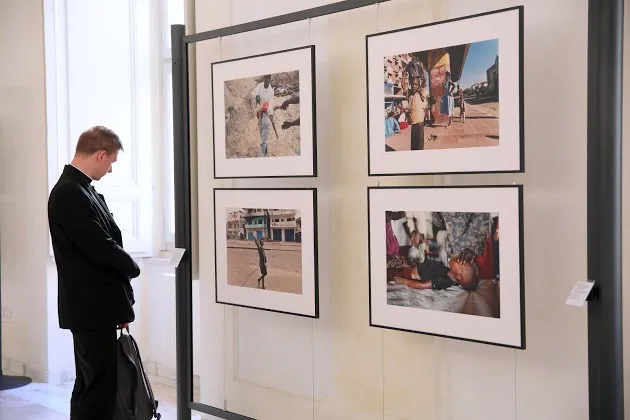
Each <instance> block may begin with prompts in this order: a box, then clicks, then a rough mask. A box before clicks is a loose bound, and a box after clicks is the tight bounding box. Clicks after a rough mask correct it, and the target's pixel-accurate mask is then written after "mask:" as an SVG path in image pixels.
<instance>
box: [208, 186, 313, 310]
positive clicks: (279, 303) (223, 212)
mask: <svg viewBox="0 0 630 420" xmlns="http://www.w3.org/2000/svg"><path fill="white" fill-rule="evenodd" d="M316 205H317V198H316V190H315V189H313V188H308V189H284V190H283V189H255V188H252V189H230V188H225V189H223V188H217V189H215V190H214V209H215V213H214V217H215V273H216V278H215V282H216V300H217V303H225V304H231V305H237V306H245V307H251V308H256V309H264V310H270V311H276V312H283V313H289V314H295V315H302V316H308V317H313V318H317V317H318V316H319V311H318V307H319V305H318V302H317V298H318V292H317V288H318V285H317V254H316V246H317V238H316V232H317V229H316V223H317V221H316V219H315V218H316V210H315V207H316ZM232 208H275V209H297V210H300V213H301V214H300V216H301V218H302V224H301V229H302V239H301V241H302V294H294V293H282V292H275V291H271V290H268V289H265V290H263V289H255V288H250V287H241V286H230V285H229V284H228V280H227V279H228V272H227V270H228V264H227V261H228V260H227V230H226V229H227V228H226V222H227V210H228V209H232Z"/></svg>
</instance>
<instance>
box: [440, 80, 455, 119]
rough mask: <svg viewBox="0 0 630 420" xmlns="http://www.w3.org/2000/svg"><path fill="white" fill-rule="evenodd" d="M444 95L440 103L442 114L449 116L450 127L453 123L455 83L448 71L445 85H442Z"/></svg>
mask: <svg viewBox="0 0 630 420" xmlns="http://www.w3.org/2000/svg"><path fill="white" fill-rule="evenodd" d="M442 87H443V88H444V93H443V94H442V100H441V101H440V114H442V115H446V116H448V124H447V125H446V126H447V127H450V126H451V124H452V123H453V106H454V102H455V101H454V99H453V91H454V90H455V83H453V81H452V80H451V72H450V71H447V72H446V76H445V80H444V83H443V84H442Z"/></svg>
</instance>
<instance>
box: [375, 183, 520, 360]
mask: <svg viewBox="0 0 630 420" xmlns="http://www.w3.org/2000/svg"><path fill="white" fill-rule="evenodd" d="M412 190H416V191H438V190H442V191H444V193H443V195H445V194H446V193H450V192H457V193H458V196H461V194H462V192H464V193H466V192H465V191H464V190H472V191H469V192H470V193H472V192H474V193H478V194H481V193H482V192H483V191H485V192H486V198H487V197H488V196H490V195H491V194H492V193H495V194H496V193H497V192H501V191H504V192H505V191H512V192H513V194H511V199H513V200H514V201H515V202H513V203H511V204H509V205H508V203H505V207H507V208H508V209H514V210H515V211H516V212H517V214H514V215H511V216H512V217H511V218H510V220H508V223H507V225H508V229H510V230H511V231H512V234H513V235H516V237H511V239H509V241H510V242H514V241H516V243H514V244H512V246H514V247H516V248H517V249H516V250H514V249H510V248H509V247H506V246H501V245H502V242H500V241H499V246H501V248H500V249H502V250H505V249H506V248H508V250H509V251H511V252H510V253H511V256H510V259H509V262H511V263H517V264H518V270H516V272H515V273H514V274H513V276H516V278H515V279H512V280H507V281H510V282H511V283H515V284H512V285H511V289H510V290H512V291H517V293H518V298H517V299H513V300H512V302H516V303H517V304H518V306H519V307H518V308H517V310H514V308H510V309H512V311H511V312H510V314H509V315H508V317H507V319H508V320H509V319H513V318H516V320H515V325H514V326H513V327H514V328H517V330H518V331H516V332H514V331H512V333H513V334H514V335H513V337H512V339H513V340H512V341H516V342H512V341H510V340H503V341H500V340H489V339H477V338H474V337H463V336H461V335H455V334H452V333H439V332H436V331H433V332H431V331H427V330H422V329H420V328H416V329H414V328H406V327H401V326H395V325H388V324H386V323H384V322H378V321H375V319H374V318H375V316H374V312H375V310H374V305H375V301H374V299H375V297H374V295H375V294H378V293H374V292H373V291H374V287H375V283H374V282H375V281H376V280H375V278H373V277H374V271H375V269H374V264H375V255H373V254H374V252H375V251H376V250H375V247H374V244H375V239H376V238H375V237H374V236H373V235H374V228H375V226H372V222H373V221H375V220H376V221H377V220H378V219H379V218H381V219H383V220H384V219H385V217H383V216H385V211H386V210H383V209H386V208H389V207H392V208H391V209H390V210H395V207H396V206H397V204H396V200H395V199H392V197H391V196H390V197H382V196H380V197H378V202H379V204H377V205H378V206H379V207H378V209H376V208H375V207H373V205H372V204H373V201H372V200H373V198H374V197H372V195H373V194H372V193H373V192H379V193H380V192H383V191H400V192H403V193H404V197H405V198H404V200H403V199H401V203H402V202H405V203H408V202H409V197H410V194H409V192H410V191H412ZM506 196H507V194H506ZM367 199H368V267H369V277H368V287H369V325H370V326H371V327H376V328H384V329H389V330H394V331H402V332H409V333H415V334H423V335H429V336H435V337H442V338H450V339H455V340H461V341H468V342H474V343H480V344H486V345H493V346H499V347H507V348H513V349H518V350H525V349H526V325H525V324H526V317H525V267H524V234H523V232H524V230H523V186H522V185H479V186H477V185H475V186H464V185H455V186H392V187H373V186H370V187H368V188H367ZM384 200H386V201H384ZM480 201H481V200H480ZM475 206H476V207H480V206H488V207H492V205H491V204H487V203H486V204H479V202H478V203H477V204H476V205H475ZM433 207H434V208H445V207H449V205H448V203H444V205H440V204H439V203H436V204H433ZM495 208H496V207H495ZM381 210H383V213H382V214H381V213H380V211H381ZM398 210H403V211H406V212H409V211H410V210H409V205H407V206H406V207H403V208H398ZM376 211H378V212H379V213H378V214H376V213H374V212H376ZM423 211H425V210H423ZM426 211H433V210H426ZM438 211H443V210H438ZM461 211H464V212H466V209H465V208H463V209H462V210H461ZM468 211H471V210H468ZM474 212H475V213H477V212H484V213H485V212H491V211H490V209H489V208H488V210H475V211H474ZM505 212H507V210H506V211H504V213H505ZM501 213H502V212H501V211H499V214H501ZM501 220H506V218H505V216H504V215H501ZM386 223H387V222H386ZM501 226H502V227H503V229H504V230H505V229H506V228H505V226H504V225H503V224H502V225H501ZM488 234H489V235H490V232H489V233H488ZM502 235H503V233H502ZM508 237H510V235H509V234H508ZM380 238H381V237H380V236H379V238H378V240H379V241H381V239H380ZM382 238H383V239H382V242H383V243H385V238H386V233H385V230H383V232H382ZM378 251H382V249H381V248H380V247H379V248H378ZM382 255H383V257H384V256H385V253H383V254H382ZM506 255H507V254H506ZM383 259H384V258H383ZM379 261H380V260H379ZM501 261H503V258H501ZM506 264H508V263H506ZM382 268H383V270H384V271H383V274H382V277H383V278H387V276H388V275H387V274H386V269H387V266H386V265H385V266H383V267H382ZM500 270H501V271H500V272H501V273H502V271H503V266H501V269H500ZM500 278H501V280H500V281H499V282H498V283H502V284H505V282H506V280H505V279H506V278H508V277H506V276H504V275H501V276H500ZM387 280H389V279H387ZM386 283H387V282H384V283H383V284H384V285H385V284H386ZM495 283H497V282H496V281H495ZM387 287H388V286H385V290H386V291H385V293H384V295H385V296H387V294H388V291H387ZM404 287H408V286H404ZM436 293H442V291H437V292H436ZM468 293H473V292H468ZM386 299H387V298H386ZM505 300H506V299H505V296H504V295H501V293H500V292H499V305H500V307H501V311H500V316H499V317H498V318H496V317H495V318H490V317H487V316H478V315H479V314H476V315H471V314H463V313H461V314H460V313H453V312H445V311H443V310H439V309H431V308H412V310H418V309H419V310H421V311H424V312H423V313H425V314H428V315H435V318H438V317H440V316H441V315H439V314H448V317H449V318H452V319H449V320H448V322H460V321H462V320H464V319H466V320H468V321H470V323H469V325H467V326H466V327H467V328H470V325H472V326H474V325H475V323H476V322H475V321H482V320H485V319H488V320H490V321H489V322H488V324H489V325H492V324H494V325H493V326H494V327H495V328H500V327H501V325H500V324H499V322H500V321H501V318H503V316H504V313H505V311H504V309H503V308H504V306H505ZM388 306H392V307H393V306H397V307H398V305H396V304H391V303H387V302H386V303H385V304H384V307H386V308H387V307H388ZM403 307H404V305H403ZM406 309H407V308H403V311H406ZM395 310H396V311H398V309H395ZM401 313H402V312H401ZM394 315H395V314H394ZM452 315H455V317H453V316H452ZM379 316H380V318H383V315H382V314H381V315H379ZM405 316H409V312H407V313H406V314H405ZM423 316H424V315H423ZM463 317H469V318H463ZM496 319H498V320H499V321H496V322H495V320H496ZM445 322H446V321H445ZM480 325H481V324H480ZM484 327H485V326H483V327H480V328H484ZM509 327H510V325H508V326H507V327H504V328H509ZM467 333H468V331H467ZM484 333H487V332H484ZM489 334H491V333H489ZM471 335H472V334H471ZM516 335H517V337H516Z"/></svg>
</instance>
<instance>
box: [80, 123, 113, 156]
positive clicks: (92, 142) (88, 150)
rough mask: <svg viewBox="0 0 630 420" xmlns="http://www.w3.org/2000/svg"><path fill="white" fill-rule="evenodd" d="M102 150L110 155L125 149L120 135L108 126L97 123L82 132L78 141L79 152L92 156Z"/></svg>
mask: <svg viewBox="0 0 630 420" xmlns="http://www.w3.org/2000/svg"><path fill="white" fill-rule="evenodd" d="M101 150H104V151H105V152H106V153H107V154H109V155H111V154H113V153H116V152H118V151H120V150H123V151H124V149H123V145H122V142H121V141H120V137H118V135H117V134H116V133H115V132H114V131H113V130H111V129H109V128H107V127H103V126H102V125H97V126H94V127H91V128H88V129H87V130H85V131H84V132H83V133H81V135H80V136H79V140H78V141H77V147H76V153H77V154H82V155H88V156H90V155H93V154H94V153H97V152H100V151H101Z"/></svg>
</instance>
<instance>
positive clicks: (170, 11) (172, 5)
mask: <svg viewBox="0 0 630 420" xmlns="http://www.w3.org/2000/svg"><path fill="white" fill-rule="evenodd" d="M163 1H164V3H165V8H166V10H165V14H166V16H165V23H166V28H164V41H163V42H164V47H165V50H167V49H169V48H170V46H171V25H183V24H184V19H185V18H184V7H185V6H184V0H163Z"/></svg>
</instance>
